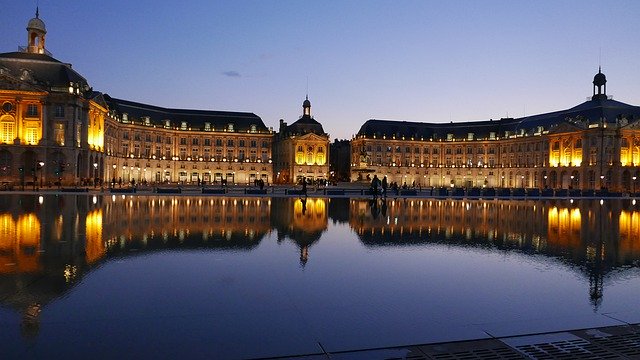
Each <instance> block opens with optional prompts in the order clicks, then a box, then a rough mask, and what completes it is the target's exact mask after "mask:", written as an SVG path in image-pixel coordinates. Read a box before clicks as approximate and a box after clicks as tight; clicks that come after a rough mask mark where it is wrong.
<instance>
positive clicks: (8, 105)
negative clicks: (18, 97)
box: [2, 102, 13, 112]
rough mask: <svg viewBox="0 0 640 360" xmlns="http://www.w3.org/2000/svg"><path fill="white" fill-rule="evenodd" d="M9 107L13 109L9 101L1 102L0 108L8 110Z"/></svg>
mask: <svg viewBox="0 0 640 360" xmlns="http://www.w3.org/2000/svg"><path fill="white" fill-rule="evenodd" d="M11 109H13V105H11V103H10V102H6V103H4V104H2V110H4V112H9V111H11Z"/></svg>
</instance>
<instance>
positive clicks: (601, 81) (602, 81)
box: [593, 69, 607, 86]
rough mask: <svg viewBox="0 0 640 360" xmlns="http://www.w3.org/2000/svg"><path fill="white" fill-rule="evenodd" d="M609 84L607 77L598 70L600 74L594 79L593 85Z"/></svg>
mask: <svg viewBox="0 0 640 360" xmlns="http://www.w3.org/2000/svg"><path fill="white" fill-rule="evenodd" d="M606 82H607V77H606V76H604V74H603V73H602V72H601V71H600V69H598V73H597V74H596V76H594V77H593V85H595V86H602V85H604V84H605V83H606Z"/></svg>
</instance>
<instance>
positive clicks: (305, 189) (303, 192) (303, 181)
mask: <svg viewBox="0 0 640 360" xmlns="http://www.w3.org/2000/svg"><path fill="white" fill-rule="evenodd" d="M302 194H303V195H304V197H307V179H306V178H305V177H304V176H303V177H302Z"/></svg>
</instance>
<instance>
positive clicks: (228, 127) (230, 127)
mask: <svg viewBox="0 0 640 360" xmlns="http://www.w3.org/2000/svg"><path fill="white" fill-rule="evenodd" d="M227 131H231V132H233V124H228V125H227Z"/></svg>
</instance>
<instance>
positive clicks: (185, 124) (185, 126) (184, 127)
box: [180, 121, 187, 130]
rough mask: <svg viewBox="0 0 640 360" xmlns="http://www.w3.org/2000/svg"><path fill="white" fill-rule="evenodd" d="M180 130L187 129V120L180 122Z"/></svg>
mask: <svg viewBox="0 0 640 360" xmlns="http://www.w3.org/2000/svg"><path fill="white" fill-rule="evenodd" d="M180 130H187V122H186V121H183V122H181V123H180Z"/></svg>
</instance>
